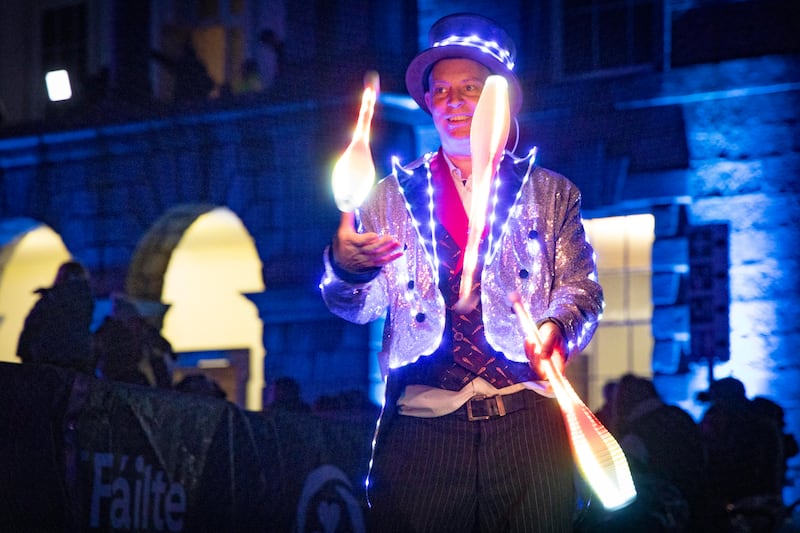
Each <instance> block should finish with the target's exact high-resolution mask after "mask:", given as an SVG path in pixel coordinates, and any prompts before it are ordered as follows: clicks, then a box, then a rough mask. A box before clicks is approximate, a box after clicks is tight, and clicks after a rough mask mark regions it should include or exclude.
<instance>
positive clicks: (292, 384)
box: [264, 376, 311, 413]
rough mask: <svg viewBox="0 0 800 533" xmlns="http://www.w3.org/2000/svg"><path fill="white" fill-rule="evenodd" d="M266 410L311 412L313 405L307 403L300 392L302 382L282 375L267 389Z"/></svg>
mask: <svg viewBox="0 0 800 533" xmlns="http://www.w3.org/2000/svg"><path fill="white" fill-rule="evenodd" d="M264 411H265V412H275V411H284V412H286V411H289V412H295V413H310V412H311V406H310V405H309V404H308V403H306V402H305V401H304V400H303V398H302V395H301V394H300V384H299V383H298V382H297V380H295V379H294V378H291V377H288V376H282V377H279V378H278V379H276V380H275V383H273V384H272V385H270V386H269V388H268V389H267V398H266V401H265V402H264Z"/></svg>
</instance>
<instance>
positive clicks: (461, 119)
mask: <svg viewBox="0 0 800 533" xmlns="http://www.w3.org/2000/svg"><path fill="white" fill-rule="evenodd" d="M470 119H472V117H471V116H470V115H455V116H452V117H448V118H447V123H448V124H452V125H453V126H461V125H463V124H465V123H467V122H469V121H470Z"/></svg>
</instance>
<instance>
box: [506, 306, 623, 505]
mask: <svg viewBox="0 0 800 533" xmlns="http://www.w3.org/2000/svg"><path fill="white" fill-rule="evenodd" d="M509 299H510V300H511V305H512V307H513V309H514V312H515V313H516V315H517V318H518V319H519V322H520V325H521V326H522V330H523V331H524V333H525V338H526V339H527V340H528V342H533V343H534V344H536V345H537V346H541V345H542V340H541V337H540V336H539V330H538V328H537V327H536V323H535V322H534V321H533V319H531V316H530V314H529V313H528V310H527V309H526V308H525V306H524V305H523V303H522V301H521V300H520V297H519V295H518V294H516V293H513V294H510V295H509ZM541 369H542V371H543V372H544V374H545V377H546V378H547V380H548V381H549V382H550V386H551V387H552V388H553V392H554V393H555V395H556V399H557V400H558V405H559V407H560V408H561V414H562V415H563V417H564V423H565V425H566V427H567V434H568V435H569V442H570V445H571V446H572V454H573V457H574V458H575V462H576V463H577V465H578V469H579V470H580V471H581V474H582V475H583V478H584V479H585V480H586V482H587V483H588V484H589V486H590V487H591V488H592V490H593V491H594V493H595V494H596V495H597V497H598V498H599V499H600V502H601V503H602V504H603V507H605V508H606V509H608V510H611V511H613V510H616V509H621V508H623V507H625V506H627V505H628V504H630V503H632V502H633V501H634V500H635V499H636V487H635V486H634V484H633V478H632V477H631V471H630V467H629V466H628V460H627V459H626V458H625V454H624V453H623V451H622V448H620V446H619V443H618V442H617V441H616V439H615V438H614V437H613V436H612V435H611V433H610V432H609V431H608V429H606V427H605V426H604V425H603V424H602V423H601V422H600V421H599V420H598V419H597V417H596V416H595V415H594V413H593V412H592V411H591V409H589V408H588V407H587V406H586V404H584V403H583V401H581V399H580V397H579V396H578V394H577V393H576V392H575V390H574V389H573V388H572V386H571V385H570V383H569V381H567V379H566V378H565V377H564V375H563V374H562V373H561V371H560V370H559V369H557V368H556V366H555V365H554V364H553V361H552V360H551V359H549V358H548V359H543V360H542V362H541Z"/></svg>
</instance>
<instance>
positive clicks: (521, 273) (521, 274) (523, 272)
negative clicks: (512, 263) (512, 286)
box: [519, 268, 529, 279]
mask: <svg viewBox="0 0 800 533" xmlns="http://www.w3.org/2000/svg"><path fill="white" fill-rule="evenodd" d="M528 276H529V274H528V271H527V270H525V269H524V268H523V269H522V270H520V271H519V277H520V278H522V279H527V278H528Z"/></svg>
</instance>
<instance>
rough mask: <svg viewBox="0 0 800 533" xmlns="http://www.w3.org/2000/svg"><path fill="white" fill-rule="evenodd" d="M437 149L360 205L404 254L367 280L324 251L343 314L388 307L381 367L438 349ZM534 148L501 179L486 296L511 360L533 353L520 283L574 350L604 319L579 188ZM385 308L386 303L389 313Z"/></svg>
mask: <svg viewBox="0 0 800 533" xmlns="http://www.w3.org/2000/svg"><path fill="white" fill-rule="evenodd" d="M435 157H441V156H440V155H438V154H437V153H430V154H427V155H426V156H424V157H422V158H420V159H419V160H417V161H415V162H414V163H412V164H411V165H408V166H406V167H397V168H395V171H394V172H393V173H392V174H391V175H389V176H387V177H386V178H384V179H382V180H381V181H380V182H379V183H377V184H376V185H375V187H373V190H372V191H371V193H370V196H369V198H367V200H366V201H365V203H364V205H363V206H362V208H361V209H360V213H359V217H360V218H359V220H360V229H361V230H362V231H370V232H376V233H378V234H390V235H393V236H395V237H396V238H397V239H399V240H400V242H401V243H404V245H405V252H404V254H403V256H402V257H400V258H399V259H397V260H395V261H394V262H392V263H390V264H388V265H386V266H385V267H383V269H382V270H381V272H380V273H379V274H378V275H377V276H376V277H375V278H374V279H372V280H371V281H368V282H366V283H348V282H346V281H344V280H343V279H341V278H340V277H338V276H337V275H336V273H335V271H334V268H333V265H331V263H330V259H329V253H328V251H327V250H326V253H325V254H324V258H325V259H324V261H325V273H324V275H323V279H322V282H321V285H320V287H321V291H322V296H323V299H324V300H325V302H326V304H327V306H328V308H329V309H330V310H331V311H332V312H333V313H335V314H336V315H338V316H340V317H342V318H344V319H346V320H348V321H351V322H355V323H359V324H364V323H367V322H371V321H373V320H375V319H377V318H380V317H381V316H384V314H385V315H386V324H385V328H384V339H383V350H382V352H381V354H380V359H381V367H382V371H383V372H384V375H385V374H386V373H387V372H388V369H390V368H397V367H400V366H403V365H407V364H409V363H412V362H414V361H416V360H417V359H418V358H419V357H422V356H425V355H429V354H431V353H433V352H434V351H435V350H436V348H437V347H438V346H439V344H440V341H441V338H442V334H443V330H444V324H445V303H444V298H443V296H442V294H441V292H440V291H439V288H438V286H437V279H436V275H437V270H436V268H435V266H434V265H435V264H436V263H437V257H436V243H435V241H434V239H433V238H432V231H431V227H432V225H433V220H432V215H431V213H432V209H431V202H432V196H431V194H430V190H431V189H430V187H431V175H430V164H431V161H432V159H433V158H435ZM533 158H534V157H533V154H529V155H528V156H527V157H525V158H516V157H514V156H513V155H511V154H509V153H506V154H505V156H504V158H503V160H502V161H501V164H500V171H499V174H498V177H499V179H496V180H495V185H494V189H493V191H494V195H495V198H496V201H495V207H494V212H493V217H492V218H493V219H490V218H487V224H491V226H490V232H489V234H488V236H487V238H488V239H489V251H488V254H487V256H486V258H485V266H484V268H483V271H482V278H481V283H482V288H481V299H482V305H483V318H484V326H485V332H486V338H487V340H488V341H489V343H491V345H492V346H493V347H494V348H495V349H496V350H499V351H502V352H503V353H504V354H505V355H506V357H507V358H509V359H510V360H512V361H519V362H526V361H527V357H526V356H525V351H524V336H523V333H522V330H521V328H520V326H519V322H518V319H517V317H516V315H515V314H514V313H513V312H512V310H511V305H510V303H509V301H508V295H509V294H510V293H511V291H516V292H517V293H518V294H519V295H520V297H521V298H522V301H523V302H526V305H527V306H528V309H529V311H530V313H531V316H532V317H533V318H534V320H536V321H541V320H544V319H547V318H553V319H555V320H557V321H558V322H559V323H560V324H561V325H562V326H563V329H564V332H565V334H566V336H567V339H568V343H569V351H570V354H574V353H577V352H579V351H580V350H582V349H583V348H584V347H585V346H586V344H587V343H588V342H589V340H590V338H591V335H592V334H593V333H594V330H595V329H596V327H597V321H598V319H599V317H600V314H601V312H602V308H603V292H602V289H601V287H600V285H599V284H598V283H597V272H596V265H595V259H594V251H593V249H592V247H591V246H590V244H589V243H588V242H587V240H586V236H585V233H584V229H583V224H582V220H581V213H580V199H581V197H580V191H579V190H578V188H577V187H576V186H575V185H574V184H573V183H572V182H570V181H569V180H568V179H566V178H565V177H563V176H561V175H559V174H557V173H555V172H552V171H549V170H546V169H544V168H540V167H537V166H534V165H533ZM387 310H388V313H387Z"/></svg>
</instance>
